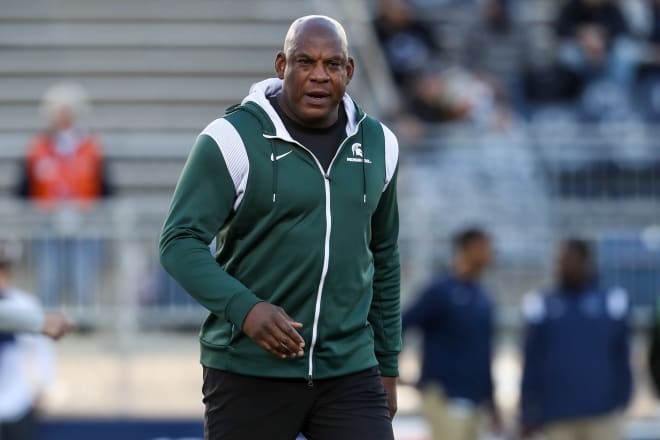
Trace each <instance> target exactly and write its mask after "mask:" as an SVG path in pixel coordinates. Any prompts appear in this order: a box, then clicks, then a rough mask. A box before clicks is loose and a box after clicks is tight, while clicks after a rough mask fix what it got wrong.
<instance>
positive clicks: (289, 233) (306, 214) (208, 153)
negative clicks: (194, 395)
mask: <svg viewBox="0 0 660 440" xmlns="http://www.w3.org/2000/svg"><path fill="white" fill-rule="evenodd" d="M281 88H282V82H281V81H280V80H278V79H268V80H265V81H262V82H260V83H257V84H255V85H253V86H252V88H251V89H250V94H249V95H248V96H247V97H246V98H245V99H244V100H243V102H242V103H241V104H240V105H237V106H234V107H231V108H230V109H229V110H228V111H227V114H226V115H225V116H224V117H223V118H220V119H217V120H215V121H213V122H212V123H211V124H209V125H208V126H207V127H206V128H205V129H204V131H202V133H201V134H200V135H199V137H198V138H197V141H196V142H195V145H194V146H193V148H192V151H191V152H190V155H189V157H188V160H187V162H186V165H185V167H184V169H183V172H182V174H181V176H180V178H179V182H178V183H177V186H176V189H175V191H174V196H173V199H172V204H171V207H170V210H169V213H168V216H167V219H166V221H165V225H164V227H163V231H162V235H161V238H160V258H161V262H162V264H163V266H164V267H165V269H166V270H167V271H168V272H169V273H170V274H171V275H172V276H173V277H174V278H175V279H176V280H177V281H178V282H179V283H180V284H181V286H183V288H184V289H185V290H186V291H187V292H188V293H189V294H190V295H192V296H193V297H194V298H195V299H196V300H197V301H199V303H200V304H202V305H203V306H204V307H205V308H206V309H208V310H209V311H210V314H209V316H208V318H207V319H206V321H205V322H204V324H203V326H202V329H201V333H200V341H201V362H202V364H203V365H205V366H207V367H211V368H215V369H219V370H224V371H230V372H234V373H238V374H243V375H249V376H260V377H273V378H305V379H308V380H312V379H323V378H330V377H337V376H342V375H346V374H350V373H354V372H358V371H361V370H365V369H368V368H370V367H374V366H379V368H380V371H381V373H382V374H383V375H384V376H398V363H397V357H398V353H399V351H400V349H401V316H400V315H401V311H400V303H399V285H400V280H399V277H400V275H399V273H400V271H399V250H398V245H397V239H398V228H399V218H398V211H397V197H396V175H397V168H398V143H397V140H396V137H395V136H394V135H393V134H392V132H391V131H390V130H389V129H388V128H387V127H386V126H385V125H383V124H382V123H380V122H378V121H377V120H375V119H373V118H371V117H369V116H367V115H366V114H364V113H363V112H362V110H361V109H360V108H359V107H358V106H357V105H356V104H355V103H354V102H353V101H352V99H351V98H350V97H349V96H348V95H345V96H344V104H345V108H346V113H347V117H348V124H347V127H346V133H347V137H346V139H345V140H344V142H343V143H342V144H341V146H340V147H339V150H338V151H337V154H336V156H335V157H334V159H333V161H332V163H331V164H330V167H329V169H328V171H327V173H326V171H325V170H323V168H322V167H321V165H320V164H319V162H318V160H317V159H316V157H315V156H314V155H313V154H312V153H311V152H310V151H309V150H308V149H307V148H306V147H305V146H304V145H301V144H300V143H298V142H297V141H295V140H294V139H292V138H291V135H290V134H289V133H288V132H287V131H286V129H285V127H284V125H283V123H282V121H281V119H280V118H279V116H278V115H277V113H276V111H275V110H274V109H273V107H272V106H271V105H270V103H269V101H268V98H267V97H268V96H272V95H275V94H277V93H279V92H280V90H281ZM214 238H217V252H216V254H215V258H214V257H213V255H212V254H211V253H210V252H209V249H208V246H209V244H210V243H211V241H212V240H213V239H214ZM260 301H268V302H269V303H271V304H275V305H277V306H280V307H282V308H283V309H284V310H285V311H286V312H287V313H288V314H289V315H290V316H291V317H292V318H293V319H294V320H295V321H299V322H302V323H303V325H304V327H303V328H302V329H300V334H301V336H302V337H303V339H304V340H305V356H304V357H301V358H295V359H280V358H278V357H276V356H273V355H272V354H270V353H269V352H267V351H266V350H264V349H262V348H261V347H259V346H258V345H257V344H255V343H254V342H253V341H252V340H251V339H250V338H249V337H247V336H246V335H245V334H244V333H243V332H242V331H241V329H242V326H243V321H244V319H245V317H246V315H247V314H248V312H249V311H250V309H251V308H252V307H253V306H254V305H255V304H257V303H258V302H260Z"/></svg>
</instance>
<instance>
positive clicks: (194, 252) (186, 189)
mask: <svg viewBox="0 0 660 440" xmlns="http://www.w3.org/2000/svg"><path fill="white" fill-rule="evenodd" d="M235 198H236V192H235V187H234V183H233V181H232V177H231V175H230V173H229V169H228V166H227V164H226V162H225V159H224V157H223V155H222V152H221V151H220V149H219V147H218V145H217V144H216V142H215V141H214V140H213V138H211V137H210V136H208V135H205V134H202V135H200V136H199V137H198V139H197V142H196V143H195V145H194V146H193V149H192V151H191V153H190V155H189V157H188V160H187V162H186V165H185V167H184V169H183V172H182V174H181V177H180V178H179V182H178V183H177V186H176V189H175V190H174V196H173V198H172V203H171V206H170V210H169V213H168V215H167V219H166V220H165V225H164V226H163V231H162V233H161V237H160V261H161V263H162V265H163V267H164V268H165V270H167V271H168V272H169V273H170V275H172V277H173V278H174V279H176V280H177V281H178V282H179V284H181V286H182V287H183V288H184V289H185V290H186V291H187V292H188V293H189V294H190V295H191V296H192V297H193V298H195V299H196V300H197V301H198V302H199V303H200V304H201V305H202V306H204V307H205V308H206V309H208V310H209V311H211V312H212V313H214V314H216V315H218V316H220V317H223V318H225V319H226V320H227V321H229V322H231V323H233V324H234V325H236V326H238V328H242V326H243V321H244V319H245V317H246V315H247V314H248V312H249V311H250V309H252V307H253V306H254V305H255V304H257V303H258V302H260V301H261V300H260V299H259V298H258V297H257V296H256V295H255V294H254V293H253V292H251V291H250V290H249V289H248V288H247V287H245V286H244V285H243V284H242V283H241V282H240V281H238V280H237V279H236V278H234V277H232V276H231V275H229V274H228V273H227V272H225V271H224V270H223V268H222V267H221V266H220V265H219V264H218V263H217V262H216V261H215V258H214V257H213V256H212V255H211V252H210V251H209V248H208V246H209V244H210V243H211V241H212V240H213V238H214V237H215V236H216V235H217V233H218V231H220V229H221V228H222V227H223V226H224V225H225V224H226V223H227V220H228V219H229V217H230V215H231V213H232V209H233V204H234V201H235Z"/></svg>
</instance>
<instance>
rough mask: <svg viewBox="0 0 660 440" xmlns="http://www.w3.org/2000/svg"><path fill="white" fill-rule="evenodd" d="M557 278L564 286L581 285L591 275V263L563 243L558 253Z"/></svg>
mask: <svg viewBox="0 0 660 440" xmlns="http://www.w3.org/2000/svg"><path fill="white" fill-rule="evenodd" d="M556 273H557V278H558V279H559V281H560V283H561V284H562V285H564V286H567V287H570V286H579V285H582V284H584V282H585V281H586V280H587V279H588V277H589V264H588V262H587V261H585V259H584V258H583V257H582V256H581V255H580V254H579V253H578V252H576V251H575V250H573V249H571V248H570V247H568V246H565V245H562V246H561V247H560V248H559V254H558V255H557V269H556Z"/></svg>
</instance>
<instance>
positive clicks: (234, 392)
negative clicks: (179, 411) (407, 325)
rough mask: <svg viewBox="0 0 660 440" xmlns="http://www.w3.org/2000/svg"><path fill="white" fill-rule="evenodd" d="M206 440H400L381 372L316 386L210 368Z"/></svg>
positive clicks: (205, 390)
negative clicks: (303, 439)
mask: <svg viewBox="0 0 660 440" xmlns="http://www.w3.org/2000/svg"><path fill="white" fill-rule="evenodd" d="M202 391H203V393H204V404H205V406H206V411H205V415H204V418H205V428H204V439H205V440H262V439H264V440H266V439H267V440H294V439H295V438H296V436H297V435H298V433H302V434H303V435H304V436H305V437H307V439H308V440H394V435H393V434H392V421H391V419H390V417H389V412H388V409H387V397H386V394H385V389H384V388H383V385H382V383H381V381H380V373H379V372H378V369H376V368H372V369H369V370H366V371H362V372H360V373H356V374H351V375H348V376H343V377H338V378H333V379H322V380H316V381H314V384H313V386H310V385H309V384H308V383H307V381H305V380H300V379H269V378H258V377H251V376H242V375H238V374H233V373H228V372H225V371H219V370H215V369H212V368H207V367H204V385H203V389H202Z"/></svg>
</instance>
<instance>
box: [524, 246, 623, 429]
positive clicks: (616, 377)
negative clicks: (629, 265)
mask: <svg viewBox="0 0 660 440" xmlns="http://www.w3.org/2000/svg"><path fill="white" fill-rule="evenodd" d="M556 277H557V285H556V287H554V288H553V289H552V290H551V291H549V292H548V293H547V294H546V295H539V294H535V293H531V294H528V295H527V296H526V298H525V299H524V301H523V314H524V316H525V320H526V324H527V328H526V337H525V347H524V356H525V364H524V369H523V379H522V393H521V415H522V424H523V434H525V435H529V434H532V433H533V432H534V431H536V430H537V429H542V430H543V431H544V433H545V434H546V436H547V438H548V440H572V439H575V440H615V439H620V438H621V416H620V414H621V411H622V410H623V409H625V407H626V406H627V404H628V401H629V399H630V394H631V388H632V376H631V371H630V359H629V354H630V353H629V344H628V325H627V322H626V317H627V312H628V297H627V295H626V292H624V291H623V290H622V289H620V288H617V289H612V290H609V291H607V290H603V289H601V288H599V287H598V285H597V284H596V281H595V279H596V276H595V271H594V265H593V258H592V254H591V250H590V247H589V244H588V243H587V242H586V241H584V240H580V239H570V240H566V241H564V242H563V243H562V244H561V246H560V250H559V255H558V260H557V269H556Z"/></svg>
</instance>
